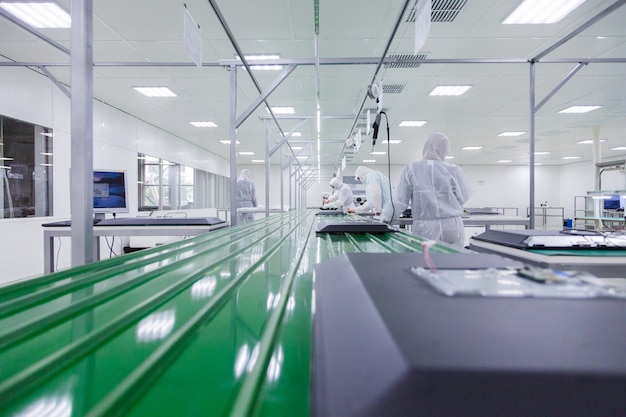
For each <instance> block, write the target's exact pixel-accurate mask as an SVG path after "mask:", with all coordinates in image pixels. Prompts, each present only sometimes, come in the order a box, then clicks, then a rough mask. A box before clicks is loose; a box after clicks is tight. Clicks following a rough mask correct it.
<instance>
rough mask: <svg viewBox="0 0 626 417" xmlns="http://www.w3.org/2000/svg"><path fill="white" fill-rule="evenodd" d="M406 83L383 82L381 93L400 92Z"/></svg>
mask: <svg viewBox="0 0 626 417" xmlns="http://www.w3.org/2000/svg"><path fill="white" fill-rule="evenodd" d="M404 87H406V84H383V94H400V93H401V92H402V90H404Z"/></svg>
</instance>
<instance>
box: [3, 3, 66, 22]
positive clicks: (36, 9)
mask: <svg viewBox="0 0 626 417" xmlns="http://www.w3.org/2000/svg"><path fill="white" fill-rule="evenodd" d="M0 7H2V8H3V9H4V10H6V11H7V12H9V13H11V14H12V15H13V16H15V17H17V18H18V19H20V20H22V21H24V22H25V23H27V24H29V25H30V26H33V27H36V28H40V29H54V28H69V27H70V26H71V23H72V19H71V18H70V15H69V14H68V13H67V12H66V11H65V10H63V9H61V8H60V7H59V6H58V5H57V4H56V3H54V2H51V1H49V2H41V1H40V2H34V1H24V2H3V3H0Z"/></svg>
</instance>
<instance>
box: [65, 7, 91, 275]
mask: <svg viewBox="0 0 626 417" xmlns="http://www.w3.org/2000/svg"><path fill="white" fill-rule="evenodd" d="M71 17H72V28H71V30H70V42H71V57H70V64H71V67H70V78H71V84H72V94H71V100H70V101H71V105H70V106H71V107H70V112H71V136H72V137H71V156H70V161H71V168H72V171H71V179H70V195H71V201H70V208H71V211H72V266H79V265H84V264H87V263H90V262H93V261H94V260H95V256H94V246H96V245H94V241H93V220H92V219H93V179H92V178H93V49H92V45H93V4H92V0H72V3H71Z"/></svg>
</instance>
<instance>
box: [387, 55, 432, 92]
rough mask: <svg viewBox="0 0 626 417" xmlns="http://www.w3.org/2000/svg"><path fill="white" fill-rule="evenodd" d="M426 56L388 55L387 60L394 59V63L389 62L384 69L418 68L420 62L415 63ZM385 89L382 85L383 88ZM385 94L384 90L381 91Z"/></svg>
mask: <svg viewBox="0 0 626 417" xmlns="http://www.w3.org/2000/svg"><path fill="white" fill-rule="evenodd" d="M426 57H427V55H426V54H418V55H389V56H388V58H392V59H395V60H396V62H389V63H386V64H385V68H419V66H420V65H422V64H421V62H415V61H420V60H424V59H426ZM385 87H387V86H386V85H383V88H385ZM383 92H384V93H386V92H387V91H386V90H383Z"/></svg>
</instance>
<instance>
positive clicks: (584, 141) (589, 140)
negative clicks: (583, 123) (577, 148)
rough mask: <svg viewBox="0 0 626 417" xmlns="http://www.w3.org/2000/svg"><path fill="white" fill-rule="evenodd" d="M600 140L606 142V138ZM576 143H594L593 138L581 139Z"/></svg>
mask: <svg viewBox="0 0 626 417" xmlns="http://www.w3.org/2000/svg"><path fill="white" fill-rule="evenodd" d="M600 142H606V139H600ZM576 143H578V144H579V145H591V144H593V139H585V140H579V141H578V142H576Z"/></svg>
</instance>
